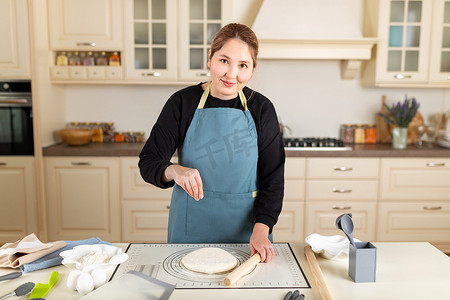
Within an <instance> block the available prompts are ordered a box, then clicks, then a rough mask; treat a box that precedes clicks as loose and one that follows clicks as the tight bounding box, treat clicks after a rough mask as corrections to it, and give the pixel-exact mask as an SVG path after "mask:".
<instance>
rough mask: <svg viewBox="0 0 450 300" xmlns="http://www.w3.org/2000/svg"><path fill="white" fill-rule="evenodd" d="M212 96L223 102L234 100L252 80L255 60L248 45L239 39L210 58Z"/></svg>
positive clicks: (227, 43)
mask: <svg viewBox="0 0 450 300" xmlns="http://www.w3.org/2000/svg"><path fill="white" fill-rule="evenodd" d="M208 67H209V69H210V73H211V81H212V86H211V95H212V96H214V97H217V98H220V99H223V100H229V99H233V98H235V97H236V96H237V95H238V92H239V91H240V90H242V89H243V88H244V86H245V85H246V84H247V82H248V81H249V80H250V78H252V74H253V60H252V56H251V54H250V49H249V47H248V45H247V43H245V42H243V41H241V40H239V39H230V40H228V41H227V42H226V43H225V44H224V45H223V47H222V48H221V49H220V50H218V51H216V52H215V53H214V55H213V56H212V57H211V56H210V57H209V60H208Z"/></svg>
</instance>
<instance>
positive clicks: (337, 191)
mask: <svg viewBox="0 0 450 300" xmlns="http://www.w3.org/2000/svg"><path fill="white" fill-rule="evenodd" d="M351 192H352V190H351V189H346V190H344V189H337V188H333V193H341V194H345V193H351Z"/></svg>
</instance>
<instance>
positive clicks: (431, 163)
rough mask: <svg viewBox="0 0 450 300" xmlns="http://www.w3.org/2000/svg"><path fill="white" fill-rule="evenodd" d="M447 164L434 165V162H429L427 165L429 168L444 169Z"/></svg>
mask: <svg viewBox="0 0 450 300" xmlns="http://www.w3.org/2000/svg"><path fill="white" fill-rule="evenodd" d="M444 166H445V163H434V162H429V163H427V167H444Z"/></svg>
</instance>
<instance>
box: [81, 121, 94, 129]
mask: <svg viewBox="0 0 450 300" xmlns="http://www.w3.org/2000/svg"><path fill="white" fill-rule="evenodd" d="M80 127H81V128H84V129H92V125H91V122H82V123H80Z"/></svg>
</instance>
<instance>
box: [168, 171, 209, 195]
mask: <svg viewBox="0 0 450 300" xmlns="http://www.w3.org/2000/svg"><path fill="white" fill-rule="evenodd" d="M163 180H164V181H166V182H169V181H172V180H174V181H175V183H176V184H178V185H179V186H180V187H182V188H183V190H185V191H186V193H188V194H189V196H191V197H192V198H194V199H195V200H196V201H198V200H200V199H202V198H203V183H202V178H201V177H200V173H199V172H198V170H197V169H191V168H186V167H183V166H180V165H170V166H168V167H167V168H166V170H165V171H164V173H163Z"/></svg>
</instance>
